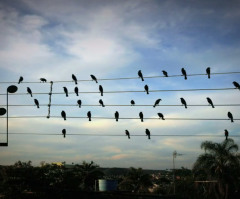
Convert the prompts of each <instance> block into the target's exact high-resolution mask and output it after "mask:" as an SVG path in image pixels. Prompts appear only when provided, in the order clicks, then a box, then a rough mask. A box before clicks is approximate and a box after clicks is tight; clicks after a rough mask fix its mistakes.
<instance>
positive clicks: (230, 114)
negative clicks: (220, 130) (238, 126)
mask: <svg viewBox="0 0 240 199" xmlns="http://www.w3.org/2000/svg"><path fill="white" fill-rule="evenodd" d="M228 118H229V119H230V120H231V122H233V115H232V113H231V112H228Z"/></svg>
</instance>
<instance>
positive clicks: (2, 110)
mask: <svg viewBox="0 0 240 199" xmlns="http://www.w3.org/2000/svg"><path fill="white" fill-rule="evenodd" d="M17 90H18V87H17V86H14V85H11V86H9V87H8V88H7V110H6V109H5V108H0V116H1V115H5V113H7V142H6V143H5V142H3V143H0V146H8V93H15V92H17Z"/></svg>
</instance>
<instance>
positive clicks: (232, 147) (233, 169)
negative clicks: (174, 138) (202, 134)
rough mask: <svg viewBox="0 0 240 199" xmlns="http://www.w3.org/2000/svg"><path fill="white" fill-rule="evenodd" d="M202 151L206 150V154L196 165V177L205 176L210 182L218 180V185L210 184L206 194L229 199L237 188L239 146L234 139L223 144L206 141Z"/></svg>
mask: <svg viewBox="0 0 240 199" xmlns="http://www.w3.org/2000/svg"><path fill="white" fill-rule="evenodd" d="M201 149H204V150H205V153H204V154H201V155H200V156H199V157H198V158H197V160H196V162H195V164H194V167H193V171H194V172H195V175H197V176H198V174H200V175H199V176H201V178H202V177H203V175H205V177H206V178H207V180H209V181H212V180H216V181H217V183H208V184H209V186H208V192H207V193H206V194H208V195H213V194H214V196H212V197H215V198H219V199H227V198H228V197H229V192H234V191H235V189H236V188H237V187H236V186H237V182H238V177H239V169H240V155H239V154H238V153H237V151H238V145H237V144H235V143H234V140H232V139H227V140H224V141H223V142H222V143H214V142H211V141H205V142H203V143H202V144H201ZM205 180H206V179H205Z"/></svg>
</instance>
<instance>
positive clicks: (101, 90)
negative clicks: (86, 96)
mask: <svg viewBox="0 0 240 199" xmlns="http://www.w3.org/2000/svg"><path fill="white" fill-rule="evenodd" d="M99 91H100V93H101V96H103V87H102V86H101V85H99Z"/></svg>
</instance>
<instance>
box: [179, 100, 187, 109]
mask: <svg viewBox="0 0 240 199" xmlns="http://www.w3.org/2000/svg"><path fill="white" fill-rule="evenodd" d="M180 99H181V103H182V105H184V106H185V108H187V102H186V101H185V99H183V98H182V97H181V98H180Z"/></svg>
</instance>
